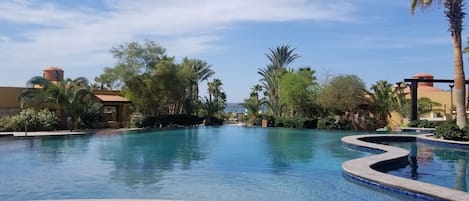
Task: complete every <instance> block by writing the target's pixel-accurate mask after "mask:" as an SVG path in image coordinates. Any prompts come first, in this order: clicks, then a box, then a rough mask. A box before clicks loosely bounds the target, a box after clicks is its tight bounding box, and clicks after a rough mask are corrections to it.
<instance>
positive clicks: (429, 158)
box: [386, 141, 469, 192]
mask: <svg viewBox="0 0 469 201" xmlns="http://www.w3.org/2000/svg"><path fill="white" fill-rule="evenodd" d="M386 144H389V145H392V146H397V147H401V148H405V149H408V150H409V151H410V156H409V160H410V161H411V163H410V164H409V165H407V166H405V167H403V168H399V169H394V170H390V171H387V173H388V174H392V175H395V176H399V177H404V178H408V179H413V180H418V181H422V182H426V183H431V184H436V185H439V186H445V187H448V188H452V189H456V190H460V191H465V192H467V191H468V187H467V184H468V183H469V171H467V169H468V167H469V150H468V149H457V148H445V147H440V146H435V145H431V144H428V143H424V142H415V141H414V142H399V143H397V142H388V143H386Z"/></svg>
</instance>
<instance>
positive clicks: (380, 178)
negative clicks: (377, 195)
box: [342, 134, 469, 200]
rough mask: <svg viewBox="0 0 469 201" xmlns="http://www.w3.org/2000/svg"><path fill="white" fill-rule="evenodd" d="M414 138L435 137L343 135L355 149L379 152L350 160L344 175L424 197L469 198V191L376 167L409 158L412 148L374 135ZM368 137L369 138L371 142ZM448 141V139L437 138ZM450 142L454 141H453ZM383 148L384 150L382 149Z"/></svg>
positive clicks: (345, 163)
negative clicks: (396, 144)
mask: <svg viewBox="0 0 469 201" xmlns="http://www.w3.org/2000/svg"><path fill="white" fill-rule="evenodd" d="M409 138H414V140H418V141H424V142H427V141H432V139H431V138H429V137H428V135H387V134H386V135H383V134H379V135H354V136H346V137H343V138H342V143H343V144H344V145H345V146H347V147H351V148H354V149H357V148H358V149H360V150H363V151H367V152H371V153H377V154H375V155H371V156H367V157H364V158H357V159H353V160H349V161H346V162H344V163H343V164H342V169H343V171H344V175H345V176H346V177H348V178H350V179H353V180H354V181H357V182H360V183H363V184H367V185H370V186H372V187H375V188H380V189H385V190H389V191H391V192H396V193H399V194H403V195H407V196H410V197H412V198H416V199H421V200H469V193H466V192H463V191H458V190H454V189H450V188H446V187H442V186H437V185H433V184H429V183H424V182H420V181H416V180H410V179H406V178H401V177H397V176H393V175H389V174H386V173H382V172H379V171H377V170H375V169H373V167H376V166H380V165H385V164H389V163H395V162H399V161H403V160H407V158H408V156H409V151H407V150H405V149H402V148H398V147H392V146H387V145H383V144H377V143H373V142H369V141H371V140H370V139H388V140H398V139H403V140H404V139H405V140H408V139H409ZM367 141H368V142H367ZM435 141H437V142H438V143H447V142H445V140H435ZM450 144H454V142H451V143H450ZM463 144H464V143H463ZM380 152H381V153H380Z"/></svg>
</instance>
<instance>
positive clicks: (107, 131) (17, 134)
mask: <svg viewBox="0 0 469 201" xmlns="http://www.w3.org/2000/svg"><path fill="white" fill-rule="evenodd" d="M133 130H141V129H139V128H120V129H96V130H85V131H70V130H60V131H36V132H28V133H26V132H0V137H1V136H15V137H36V136H63V135H88V134H93V133H96V134H113V133H117V132H125V131H133Z"/></svg>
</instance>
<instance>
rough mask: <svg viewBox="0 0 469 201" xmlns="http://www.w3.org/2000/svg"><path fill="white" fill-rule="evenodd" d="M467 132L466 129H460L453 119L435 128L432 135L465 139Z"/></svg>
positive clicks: (447, 138) (451, 138) (450, 138)
mask: <svg viewBox="0 0 469 201" xmlns="http://www.w3.org/2000/svg"><path fill="white" fill-rule="evenodd" d="M467 132H468V129H464V130H463V129H460V128H459V127H458V125H456V122H455V121H446V122H445V123H443V124H442V125H441V126H438V127H437V128H436V129H435V132H434V135H435V137H437V138H443V139H446V140H467V134H466V133H467Z"/></svg>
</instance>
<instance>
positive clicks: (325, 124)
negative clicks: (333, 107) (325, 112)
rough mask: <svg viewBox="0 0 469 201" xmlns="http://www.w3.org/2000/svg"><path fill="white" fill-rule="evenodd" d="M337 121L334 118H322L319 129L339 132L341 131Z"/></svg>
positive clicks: (319, 121)
mask: <svg viewBox="0 0 469 201" xmlns="http://www.w3.org/2000/svg"><path fill="white" fill-rule="evenodd" d="M335 122H336V120H335V118H334V117H331V116H329V117H324V118H320V119H319V120H318V126H317V127H318V129H324V130H337V129H339V127H338V126H337V124H336V123H335Z"/></svg>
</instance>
